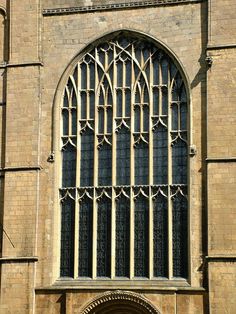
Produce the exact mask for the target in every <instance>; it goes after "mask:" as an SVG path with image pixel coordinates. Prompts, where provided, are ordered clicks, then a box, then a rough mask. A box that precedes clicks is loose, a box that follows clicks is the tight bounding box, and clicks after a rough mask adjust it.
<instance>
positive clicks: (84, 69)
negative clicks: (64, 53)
mask: <svg viewBox="0 0 236 314" xmlns="http://www.w3.org/2000/svg"><path fill="white" fill-rule="evenodd" d="M80 67H81V89H86V88H87V65H86V64H85V63H82V64H81V66H80Z"/></svg>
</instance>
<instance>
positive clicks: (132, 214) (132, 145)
mask: <svg viewBox="0 0 236 314" xmlns="http://www.w3.org/2000/svg"><path fill="white" fill-rule="evenodd" d="M134 58H135V52H134V46H132V60H131V71H132V73H131V114H130V137H131V138H130V155H131V156H130V157H131V158H130V186H131V190H130V278H131V279H132V278H133V277H134V191H133V189H132V187H133V186H134V184H135V182H134V136H133V134H134V102H135V90H134V80H135V72H134V61H133V60H134Z"/></svg>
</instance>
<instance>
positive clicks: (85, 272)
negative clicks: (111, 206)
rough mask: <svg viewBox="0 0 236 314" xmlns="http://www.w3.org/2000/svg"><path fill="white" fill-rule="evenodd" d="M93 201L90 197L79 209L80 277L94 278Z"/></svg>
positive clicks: (83, 201)
mask: <svg viewBox="0 0 236 314" xmlns="http://www.w3.org/2000/svg"><path fill="white" fill-rule="evenodd" d="M92 231H93V200H91V199H89V198H88V197H86V198H84V199H83V200H82V201H81V203H80V209H79V277H91V276H92V239H93V238H92V235H93V233H92Z"/></svg>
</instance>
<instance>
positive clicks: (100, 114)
mask: <svg viewBox="0 0 236 314" xmlns="http://www.w3.org/2000/svg"><path fill="white" fill-rule="evenodd" d="M98 132H99V133H100V134H104V108H102V107H100V108H99V111H98Z"/></svg>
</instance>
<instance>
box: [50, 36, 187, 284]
mask: <svg viewBox="0 0 236 314" xmlns="http://www.w3.org/2000/svg"><path fill="white" fill-rule="evenodd" d="M62 82H63V84H64V85H61V84H62ZM59 85H60V88H59V89H58V93H57V97H56V99H59V102H60V107H61V109H60V114H58V113H59V111H58V108H57V111H56V115H55V116H56V119H57V120H56V121H57V123H55V128H54V132H55V130H56V132H57V134H58V133H60V134H61V137H60V142H59V141H56V145H55V151H56V153H57V156H58V160H60V164H61V165H62V171H61V173H60V172H59V173H60V175H59V180H58V181H59V182H58V185H59V187H60V203H61V251H60V256H61V257H60V259H61V271H60V276H61V277H70V278H74V279H76V278H79V279H80V278H87V279H96V280H97V279H99V278H104V277H105V278H107V279H115V278H117V277H118V278H120V277H125V278H129V279H132V280H133V279H135V278H136V279H137V278H146V279H155V280H156V279H161V280H163V279H166V280H170V279H175V278H177V279H178V278H184V279H188V273H189V270H188V269H189V265H188V264H189V263H188V245H189V242H188V223H189V212H188V167H189V166H188V145H189V144H190V143H191V136H190V134H191V133H190V118H189V117H190V96H189V88H188V87H189V85H188V83H187V79H186V76H185V74H184V71H183V69H182V67H181V66H180V64H179V62H178V61H177V60H176V58H175V56H174V55H173V54H172V53H171V52H170V51H169V50H168V49H167V48H166V47H165V46H163V45H161V44H160V43H158V42H157V41H155V40H154V39H153V38H150V37H147V36H144V35H143V34H139V33H137V32H128V31H118V32H115V33H112V34H109V35H107V36H105V37H103V38H101V39H99V40H97V41H95V42H94V43H93V44H91V45H89V46H88V47H86V48H85V49H84V50H83V51H82V52H81V53H80V54H79V55H78V56H77V57H76V58H75V59H74V60H73V62H72V63H71V65H70V66H69V67H68V69H67V70H66V71H65V73H64V75H63V78H62V80H61V82H60V84H59ZM58 95H59V96H60V97H59V96H58ZM58 97H59V98H58ZM60 120H61V121H60ZM59 125H60V127H59ZM56 138H58V135H57V136H56ZM114 147H115V148H114ZM123 167H124V169H123ZM123 170H124V171H123ZM176 191H178V192H179V193H177V192H176ZM68 192H70V193H69V194H68ZM65 195H66V196H68V195H70V197H65ZM71 195H73V196H71ZM84 195H86V196H87V197H84ZM121 195H122V197H120V196H121ZM180 197H181V198H182V201H181V202H180V201H178V199H179V198H180ZM89 199H90V200H89ZM86 200H87V201H86ZM67 203H68V205H67ZM71 204H72V205H71ZM182 209H183V210H182ZM127 213H128V215H129V217H127ZM76 217H77V218H76ZM76 219H77V220H76ZM143 219H145V221H143ZM173 222H174V224H175V226H173ZM65 225H66V226H71V229H72V230H69V229H68V230H67V228H64V226H65ZM86 232H87V233H86ZM91 236H93V239H92V240H93V241H91V239H90V238H91ZM111 239H112V240H111ZM121 240H122V241H121ZM104 250H105V251H104ZM68 252H69V253H68ZM88 257H89V260H88Z"/></svg>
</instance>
